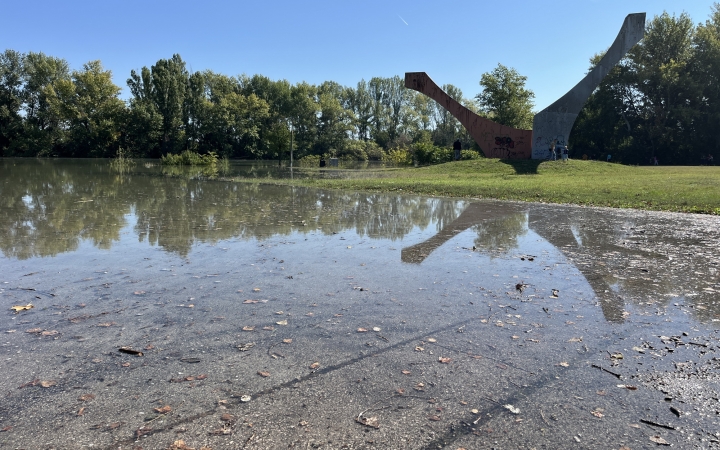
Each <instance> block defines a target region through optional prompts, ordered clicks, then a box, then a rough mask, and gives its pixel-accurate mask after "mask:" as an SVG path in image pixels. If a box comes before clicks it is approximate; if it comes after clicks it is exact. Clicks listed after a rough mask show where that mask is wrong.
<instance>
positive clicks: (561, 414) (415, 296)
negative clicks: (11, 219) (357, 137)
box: [0, 194, 720, 450]
mask: <svg viewBox="0 0 720 450" xmlns="http://www.w3.org/2000/svg"><path fill="white" fill-rule="evenodd" d="M318 195H320V194H318ZM323 195H325V194H323ZM318 198H319V197H318ZM378 199H379V200H382V201H383V202H386V203H384V204H387V205H390V206H392V205H393V202H394V201H395V198H394V197H392V198H390V197H388V198H386V197H383V196H378V197H376V200H378ZM350 200H351V201H349V202H348V203H347V205H349V206H347V207H344V208H341V209H340V210H337V211H336V210H333V212H332V214H331V216H332V217H336V216H337V215H339V216H340V217H345V216H346V217H347V218H352V216H353V215H354V216H360V215H368V217H366V218H365V219H367V220H364V221H363V223H365V224H370V223H374V222H379V223H381V225H377V224H376V225H375V226H374V227H372V226H366V227H365V228H361V227H357V226H356V227H354V228H353V227H344V226H336V225H337V224H335V225H333V223H330V219H327V221H326V222H323V220H326V219H323V217H321V215H320V216H318V218H317V221H316V222H315V223H312V222H309V221H308V220H307V219H304V220H302V221H299V219H298V223H297V224H296V226H293V227H291V228H290V229H289V231H288V232H286V233H273V232H269V233H268V234H267V235H264V236H263V235H262V234H261V233H259V235H256V236H252V237H246V236H243V235H242V233H241V232H237V233H235V234H233V233H230V236H226V237H222V238H218V239H215V240H212V239H206V240H201V239H197V240H195V241H193V242H192V245H191V246H190V247H188V248H187V249H186V250H185V251H178V250H175V251H173V250H172V248H173V245H174V243H173V241H172V239H170V240H169V241H165V242H160V241H152V242H151V241H149V240H142V239H138V232H137V230H138V225H137V224H138V223H139V222H141V221H142V214H141V212H140V211H139V210H133V211H132V212H131V213H130V214H128V215H127V216H126V217H127V220H128V223H127V224H126V225H125V226H124V227H123V228H122V229H121V230H120V231H119V232H118V233H117V236H118V237H117V239H116V240H114V241H113V243H112V245H110V246H108V245H104V246H103V245H98V244H96V243H95V244H93V243H91V242H89V241H87V240H83V241H81V242H80V243H79V245H78V246H77V247H76V248H75V249H74V250H72V251H71V250H68V251H64V252H55V254H54V255H52V256H34V257H28V258H16V257H11V256H8V251H7V250H6V252H5V255H6V256H5V257H4V258H2V259H0V307H1V308H2V314H1V316H0V333H1V338H2V340H1V341H0V342H1V343H2V345H0V391H1V392H2V395H3V399H2V402H0V448H8V449H80V448H82V449H86V448H97V449H139V448H142V449H183V448H185V449H187V448H195V449H201V448H203V447H204V448H210V449H213V450H217V449H234V448H248V449H266V448H267V449H275V448H302V449H305V448H325V449H341V448H347V449H375V448H377V449H387V448H393V449H394V448H397V449H405V448H408V449H437V448H448V449H453V450H455V449H460V448H465V449H480V448H519V449H533V448H534V449H541V448H553V449H556V448H593V449H594V448H615V449H621V448H630V449H640V448H656V447H657V446H664V445H672V446H673V447H675V448H715V447H720V423H719V422H720V400H718V395H719V393H720V353H719V352H718V349H719V347H720V342H719V339H718V337H719V336H718V328H720V302H719V300H720V298H719V297H718V295H719V294H718V292H720V278H719V276H718V269H719V267H718V260H717V255H718V254H720V253H719V252H718V251H719V250H720V248H719V247H720V239H719V238H720V236H719V234H720V231H719V230H720V218H718V217H711V216H697V215H688V214H683V215H681V214H671V213H653V212H640V211H626V210H610V209H595V208H580V207H572V206H557V205H538V204H523V203H501V202H466V201H465V202H455V203H452V202H453V201H451V200H442V201H441V200H432V199H425V200H419V201H420V202H421V203H422V202H428V201H429V202H441V203H442V202H450V203H452V207H451V208H450V210H452V211H454V212H453V213H451V214H449V215H446V216H442V215H435V216H433V218H432V219H430V220H428V221H425V222H423V223H420V222H422V221H420V222H415V225H413V226H411V227H406V228H405V229H404V231H403V232H402V233H399V234H393V232H391V231H387V230H386V231H387V232H382V233H380V232H377V230H378V229H383V226H384V227H387V226H392V225H393V224H396V222H394V221H395V220H396V219H397V215H398V214H401V212H400V211H398V210H397V209H396V208H394V207H388V208H385V209H386V211H385V213H383V214H375V213H376V212H377V211H375V210H372V208H370V207H368V208H369V209H367V210H363V209H362V208H358V207H357V205H358V202H355V203H353V201H352V198H351V199H350ZM379 200H378V201H379ZM313 201H317V200H313ZM310 204H312V201H310ZM443 204H444V203H443ZM276 205H277V204H276ZM353 205H354V206H353ZM292 208H297V205H293V206H292ZM371 210H372V211H371ZM343 215H344V216H343ZM243 220H246V219H243ZM333 220H334V219H333ZM133 226H134V228H133ZM163 226H167V227H172V226H173V225H172V224H171V223H169V221H167V222H164V223H163ZM225 226H227V224H226V225H225ZM151 227H152V226H151ZM151 231H152V230H151ZM175 244H176V243H175ZM18 245H19V244H18ZM27 304H32V305H33V307H32V309H28V310H23V311H20V312H18V313H14V312H13V311H12V310H11V309H10V308H11V306H23V305H27ZM121 347H125V348H128V349H131V350H133V351H138V352H141V353H142V356H139V355H135V354H131V353H123V352H120V351H119V349H120V348H121Z"/></svg>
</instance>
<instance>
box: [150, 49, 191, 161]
mask: <svg viewBox="0 0 720 450" xmlns="http://www.w3.org/2000/svg"><path fill="white" fill-rule="evenodd" d="M151 72H152V86H153V89H152V93H151V97H152V100H153V102H154V103H155V107H156V108H157V111H158V113H159V114H160V117H162V149H163V153H168V152H172V151H176V150H180V149H181V148H182V146H183V144H184V142H183V125H184V123H183V104H184V102H185V93H186V89H187V83H188V77H189V75H188V71H187V69H186V68H185V62H184V61H183V60H182V58H181V57H180V55H178V54H174V55H173V57H172V58H170V59H161V60H159V61H158V62H157V63H156V64H155V65H154V66H152V68H151Z"/></svg>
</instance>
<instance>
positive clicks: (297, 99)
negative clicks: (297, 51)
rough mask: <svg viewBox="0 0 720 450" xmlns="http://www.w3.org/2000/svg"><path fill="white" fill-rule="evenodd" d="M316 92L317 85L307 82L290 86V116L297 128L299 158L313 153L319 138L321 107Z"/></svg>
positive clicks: (296, 140) (296, 145) (296, 137)
mask: <svg viewBox="0 0 720 450" xmlns="http://www.w3.org/2000/svg"><path fill="white" fill-rule="evenodd" d="M316 94H317V87H315V86H314V85H311V84H308V83H306V82H302V83H298V84H296V85H294V86H292V87H291V88H290V100H291V105H290V118H291V120H292V125H293V129H294V130H295V148H296V149H297V150H298V154H297V157H298V158H300V157H302V156H304V155H306V154H311V153H312V150H313V148H314V146H315V141H316V140H317V125H318V123H317V115H318V113H319V109H320V108H319V105H318V103H317V100H316Z"/></svg>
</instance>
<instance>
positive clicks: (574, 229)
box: [570, 224, 583, 247]
mask: <svg viewBox="0 0 720 450" xmlns="http://www.w3.org/2000/svg"><path fill="white" fill-rule="evenodd" d="M570 231H572V234H573V236H574V237H575V241H576V242H577V245H578V247H582V245H583V241H582V236H581V235H580V231H579V230H578V227H577V225H575V224H573V225H570Z"/></svg>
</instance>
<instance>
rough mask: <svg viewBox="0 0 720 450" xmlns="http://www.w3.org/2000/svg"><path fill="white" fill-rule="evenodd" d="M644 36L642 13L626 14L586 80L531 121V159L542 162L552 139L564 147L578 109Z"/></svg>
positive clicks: (546, 155) (578, 111) (643, 15)
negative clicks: (605, 50) (610, 43)
mask: <svg viewBox="0 0 720 450" xmlns="http://www.w3.org/2000/svg"><path fill="white" fill-rule="evenodd" d="M644 35H645V13H637V14H629V15H628V16H627V17H625V22H623V26H622V28H621V29H620V33H618V35H617V37H616V38H615V42H613V44H612V46H610V48H609V49H608V51H607V53H605V56H603V58H602V59H601V60H600V62H599V63H598V65H597V66H595V67H594V68H593V69H592V70H591V71H590V73H588V74H587V75H586V76H585V78H583V79H582V80H581V81H580V82H579V83H578V84H576V85H575V87H573V88H572V89H570V90H569V91H568V92H567V93H566V94H565V95H563V96H562V97H560V99H559V100H557V101H555V103H553V104H552V105H550V106H548V107H547V108H545V109H543V110H542V111H540V112H539V113H537V114H536V115H535V118H534V119H533V143H532V158H533V159H545V158H547V157H548V149H549V148H550V143H551V142H552V141H553V140H557V143H558V144H559V145H567V144H568V137H569V135H570V131H571V130H572V127H573V124H574V123H575V119H576V118H577V116H578V114H579V113H580V110H581V109H582V108H583V106H585V102H587V99H588V98H590V95H591V94H592V93H593V91H594V90H595V89H596V88H597V87H598V85H600V82H601V81H602V79H603V78H605V75H607V74H608V72H610V70H611V69H612V68H613V66H615V64H617V63H618V62H619V61H620V60H621V59H622V58H623V56H625V54H626V53H627V52H628V51H630V49H631V48H632V47H633V46H634V45H635V44H637V43H638V42H639V41H640V39H642V38H643V36H644Z"/></svg>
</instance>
